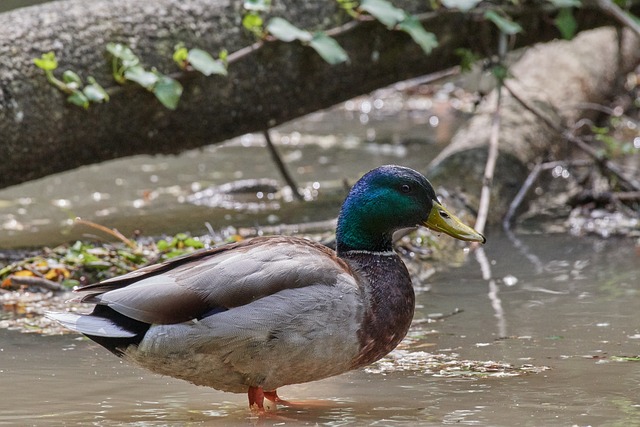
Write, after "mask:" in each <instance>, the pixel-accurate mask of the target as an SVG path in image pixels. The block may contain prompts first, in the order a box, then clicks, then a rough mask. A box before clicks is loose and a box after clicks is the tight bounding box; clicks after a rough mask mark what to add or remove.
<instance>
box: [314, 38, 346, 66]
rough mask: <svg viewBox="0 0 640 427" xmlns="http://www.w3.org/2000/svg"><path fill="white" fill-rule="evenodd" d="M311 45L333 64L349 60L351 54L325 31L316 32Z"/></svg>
mask: <svg viewBox="0 0 640 427" xmlns="http://www.w3.org/2000/svg"><path fill="white" fill-rule="evenodd" d="M309 46H311V47H312V48H313V49H314V50H315V51H316V52H318V55H320V56H321V57H322V59H324V60H325V61H327V62H328V63H329V64H331V65H334V64H339V63H341V62H345V61H347V60H349V55H347V52H345V50H344V49H343V48H342V47H341V46H340V45H339V44H338V42H337V41H335V40H334V39H333V38H331V37H329V36H328V35H326V34H324V33H316V34H314V35H313V39H311V41H310V42H309Z"/></svg>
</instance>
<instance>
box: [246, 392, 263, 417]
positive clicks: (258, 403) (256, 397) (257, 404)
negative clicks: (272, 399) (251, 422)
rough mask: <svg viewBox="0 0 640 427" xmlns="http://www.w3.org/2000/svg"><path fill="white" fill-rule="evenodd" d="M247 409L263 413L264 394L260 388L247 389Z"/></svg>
mask: <svg viewBox="0 0 640 427" xmlns="http://www.w3.org/2000/svg"><path fill="white" fill-rule="evenodd" d="M248 395H249V408H251V409H252V410H258V412H264V397H265V393H264V391H263V390H262V387H249V392H248Z"/></svg>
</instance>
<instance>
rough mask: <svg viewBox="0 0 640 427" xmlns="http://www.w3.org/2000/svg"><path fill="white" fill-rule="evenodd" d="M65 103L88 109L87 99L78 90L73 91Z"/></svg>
mask: <svg viewBox="0 0 640 427" xmlns="http://www.w3.org/2000/svg"><path fill="white" fill-rule="evenodd" d="M67 102H70V103H71V104H74V105H77V106H79V107H82V108H84V109H85V110H86V109H87V108H89V99H88V98H87V97H86V96H85V94H84V93H82V92H81V91H80V90H78V89H75V90H74V91H73V92H72V93H71V95H70V96H69V97H68V98H67Z"/></svg>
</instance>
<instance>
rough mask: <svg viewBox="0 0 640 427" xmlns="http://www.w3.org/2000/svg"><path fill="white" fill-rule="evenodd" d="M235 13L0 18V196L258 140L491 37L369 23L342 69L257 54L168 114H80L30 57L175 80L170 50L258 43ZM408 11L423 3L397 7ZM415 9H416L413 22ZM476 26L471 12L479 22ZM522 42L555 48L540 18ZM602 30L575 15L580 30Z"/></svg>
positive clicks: (75, 3)
mask: <svg viewBox="0 0 640 427" xmlns="http://www.w3.org/2000/svg"><path fill="white" fill-rule="evenodd" d="M242 3H243V2H242V1H237V0H236V1H231V0H155V1H153V2H148V1H141V0H94V1H91V2H90V3H88V2H86V1H83V0H66V1H58V2H54V3H51V4H46V5H42V6H35V7H31V8H25V9H20V10H16V11H14V12H9V13H5V14H1V15H0V40H2V43H1V44H0V138H1V143H0V158H1V159H2V162H0V188H2V187H6V186H9V185H13V184H17V183H20V182H24V181H28V180H31V179H34V178H38V177H42V176H45V175H48V174H52V173H55V172H60V171H63V170H68V169H72V168H75V167H77V166H80V165H85V164H90V163H95V162H100V161H104V160H108V159H113V158H117V157H123V156H128V155H133V154H141V153H148V154H152V153H176V152H179V151H182V150H185V149H188V148H193V147H198V146H202V145H206V144H211V143H214V142H217V141H222V140H225V139H228V138H230V137H233V136H236V135H239V134H243V133H246V132H251V131H256V130H261V129H264V128H266V127H269V126H273V125H276V124H279V123H282V122H285V121H288V120H290V119H293V118H295V117H299V116H301V115H304V114H307V113H309V112H312V111H315V110H318V109H321V108H325V107H328V106H331V105H333V104H336V103H338V102H340V101H343V100H345V99H348V98H350V97H353V96H355V95H358V94H362V93H366V92H368V91H371V90H373V89H375V88H378V87H381V86H384V85H387V84H390V83H392V82H395V81H398V80H402V79H407V78H411V77H415V76H419V75H423V74H427V73H430V72H434V71H437V70H441V69H444V68H447V67H450V66H452V65H455V64H457V63H458V62H459V58H458V57H457V56H456V55H455V54H454V51H455V49H456V48H458V47H467V48H468V47H471V48H476V49H480V50H487V49H488V48H487V47H488V46H494V45H495V42H494V38H495V32H496V29H495V27H494V26H493V24H490V23H487V22H485V21H483V20H482V19H478V16H481V15H479V14H473V13H472V14H461V13H458V12H447V11H445V12H442V13H441V14H439V15H436V16H435V17H433V18H430V19H428V20H427V21H425V26H426V27H427V28H428V30H430V31H432V32H434V33H436V34H437V35H438V38H439V41H440V46H439V47H438V48H437V49H435V51H434V52H433V53H432V54H431V55H429V56H426V55H424V54H423V53H422V52H421V51H420V49H419V48H418V46H417V45H416V44H414V43H413V42H412V41H411V40H410V38H409V37H408V36H407V35H406V34H404V33H400V32H391V31H388V30H387V29H385V28H384V27H383V26H382V25H380V24H378V23H376V22H370V23H364V24H361V25H358V26H356V27H355V28H354V29H353V30H352V31H349V32H348V33H346V34H343V35H341V36H339V37H338V40H339V42H340V43H341V44H342V46H343V47H344V48H345V49H346V50H347V51H348V53H349V55H350V62H349V63H347V64H341V65H337V66H330V65H327V64H326V63H324V62H323V61H322V60H321V59H320V58H319V57H318V56H317V55H316V54H315V53H314V52H313V51H312V50H311V49H309V48H305V47H302V46H300V45H299V44H297V43H288V44H285V43H267V44H266V45H265V46H264V48H262V49H259V50H257V51H255V52H253V53H252V54H250V55H248V56H246V57H244V58H243V59H242V60H241V61H239V62H236V63H234V64H232V66H231V68H230V72H229V76H228V78H222V77H204V76H201V75H196V74H192V75H188V76H186V77H185V78H183V79H181V81H182V83H183V84H184V87H185V91H184V94H183V96H182V100H181V102H180V105H179V107H178V109H177V110H176V111H169V110H167V109H165V108H164V107H162V106H161V105H160V103H159V102H157V101H156V100H155V99H154V98H153V95H151V94H150V93H148V92H146V91H144V90H143V89H141V88H139V87H136V86H134V85H128V86H126V87H124V89H123V90H121V91H120V92H119V93H118V94H117V95H115V96H112V99H111V101H110V102H109V103H107V104H103V105H93V106H91V108H90V109H89V110H88V111H84V110H83V109H81V108H78V107H76V106H72V105H70V104H68V103H66V101H65V97H66V95H64V94H62V93H60V92H59V91H58V90H57V89H54V88H53V87H52V86H51V85H50V84H49V83H48V82H47V81H46V80H45V78H44V76H43V74H42V72H41V70H39V69H37V68H36V67H35V66H34V65H33V62H32V60H33V58H36V57H39V56H40V55H41V54H42V53H44V52H47V51H51V50H53V51H55V52H56V54H57V56H58V58H59V62H60V65H61V66H60V69H61V70H65V69H71V70H74V71H76V72H77V73H78V74H80V75H81V76H83V77H85V78H86V77H87V76H88V75H93V76H94V77H95V78H96V79H97V80H98V82H99V83H101V84H102V85H103V86H110V85H111V84H110V83H109V82H112V78H111V76H110V66H109V61H108V60H107V58H106V56H105V46H106V44H107V43H108V42H123V43H126V44H128V45H129V46H131V47H132V48H133V49H134V51H135V52H136V53H137V54H138V55H139V56H140V58H141V60H142V62H143V64H144V65H145V66H147V67H149V68H151V67H156V68H157V69H159V70H160V71H162V72H165V73H171V72H175V71H176V70H177V68H176V66H175V65H174V64H172V59H171V56H172V52H173V49H174V46H175V45H176V44H177V43H178V42H184V43H185V45H186V46H188V47H199V48H202V49H205V50H207V51H209V52H212V53H215V52H218V51H220V50H221V49H223V48H226V49H228V50H229V51H230V52H233V51H236V50H238V49H240V48H243V47H245V46H248V45H250V44H251V43H252V42H253V41H254V40H253V39H252V38H251V37H250V36H249V35H247V34H246V32H245V31H244V30H243V29H242V25H241V23H240V21H241V16H242V10H241V8H242ZM274 3H275V5H276V6H275V9H274V11H273V14H274V15H277V16H282V17H285V18H286V19H288V20H290V21H291V22H293V23H294V24H296V25H297V26H299V27H301V28H305V29H309V30H315V29H320V28H333V27H336V26H338V25H340V24H342V23H344V22H345V20H347V17H346V16H345V14H344V13H343V12H341V11H340V10H339V9H338V6H337V2H335V1H315V2H306V1H303V2H301V1H292V0H287V1H277V2H274ZM396 4H397V5H398V6H400V7H406V9H407V10H409V11H411V12H421V11H422V10H420V9H419V8H424V7H426V6H427V4H428V2H414V1H409V0H403V1H397V2H396ZM416 8H418V9H416ZM480 13H481V12H480ZM514 16H515V17H516V18H518V19H519V20H520V22H521V23H522V25H523V27H524V33H523V35H522V36H519V37H518V38H517V41H518V44H519V45H526V44H531V43H533V42H536V41H541V40H548V39H551V38H553V37H556V36H557V31H556V30H555V28H554V27H553V23H552V20H551V19H549V16H547V14H546V12H544V11H543V8H538V9H527V8H522V9H520V10H515V11H514ZM607 22H608V21H607V20H606V19H605V18H604V17H603V14H602V13H599V12H598V11H595V10H593V9H590V8H589V7H585V8H583V9H582V10H581V11H580V13H579V23H580V25H581V28H587V27H593V26H597V25H602V24H604V23H607Z"/></svg>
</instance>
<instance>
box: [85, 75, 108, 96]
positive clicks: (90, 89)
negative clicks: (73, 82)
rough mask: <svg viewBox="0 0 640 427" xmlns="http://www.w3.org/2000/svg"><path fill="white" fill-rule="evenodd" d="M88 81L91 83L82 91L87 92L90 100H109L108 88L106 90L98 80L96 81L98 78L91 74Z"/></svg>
mask: <svg viewBox="0 0 640 427" xmlns="http://www.w3.org/2000/svg"><path fill="white" fill-rule="evenodd" d="M87 81H88V82H89V84H88V85H86V86H85V87H84V88H83V89H82V92H83V93H84V94H85V96H86V97H87V99H89V101H91V102H106V101H108V100H109V94H108V93H107V91H106V90H104V88H103V87H102V86H100V85H99V84H98V82H96V79H94V78H93V77H91V76H89V77H87Z"/></svg>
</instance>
